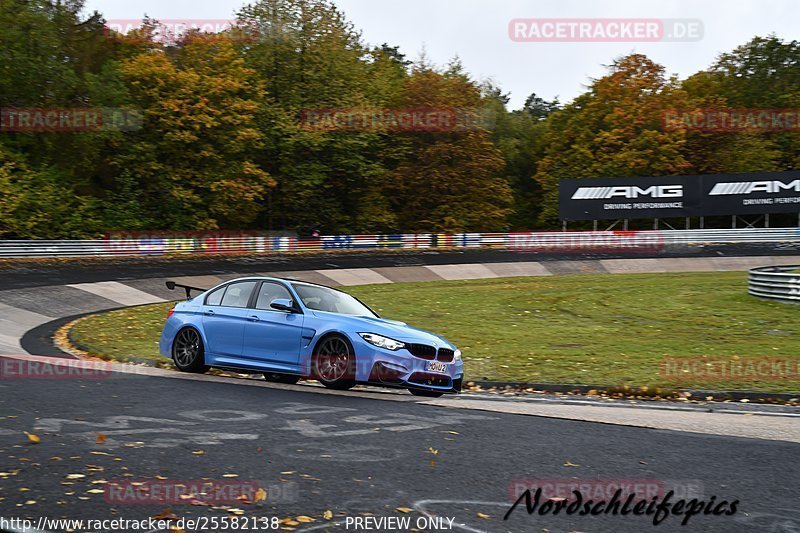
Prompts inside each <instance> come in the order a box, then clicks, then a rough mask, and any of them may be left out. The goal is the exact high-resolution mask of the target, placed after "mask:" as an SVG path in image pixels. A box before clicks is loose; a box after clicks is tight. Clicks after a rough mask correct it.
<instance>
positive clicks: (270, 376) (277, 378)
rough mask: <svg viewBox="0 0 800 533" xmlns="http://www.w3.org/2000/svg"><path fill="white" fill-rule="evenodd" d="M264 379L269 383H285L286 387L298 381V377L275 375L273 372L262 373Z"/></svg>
mask: <svg viewBox="0 0 800 533" xmlns="http://www.w3.org/2000/svg"><path fill="white" fill-rule="evenodd" d="M264 379H266V380H267V381H269V382H271V383H285V384H286V385H294V384H295V383H297V382H298V381H300V376H295V375H293V374H277V373H275V372H264Z"/></svg>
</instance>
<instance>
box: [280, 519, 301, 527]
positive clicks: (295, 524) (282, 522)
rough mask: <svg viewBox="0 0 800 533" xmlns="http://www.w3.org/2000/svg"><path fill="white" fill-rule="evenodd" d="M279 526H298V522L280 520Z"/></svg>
mask: <svg viewBox="0 0 800 533" xmlns="http://www.w3.org/2000/svg"><path fill="white" fill-rule="evenodd" d="M281 524H283V525H284V526H299V525H300V522H297V521H295V520H292V519H291V518H284V519H283V520H281Z"/></svg>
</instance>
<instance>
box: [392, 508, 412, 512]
mask: <svg viewBox="0 0 800 533" xmlns="http://www.w3.org/2000/svg"><path fill="white" fill-rule="evenodd" d="M395 511H398V512H401V513H413V512H414V509H410V508H408V507H398V508H397V509H395Z"/></svg>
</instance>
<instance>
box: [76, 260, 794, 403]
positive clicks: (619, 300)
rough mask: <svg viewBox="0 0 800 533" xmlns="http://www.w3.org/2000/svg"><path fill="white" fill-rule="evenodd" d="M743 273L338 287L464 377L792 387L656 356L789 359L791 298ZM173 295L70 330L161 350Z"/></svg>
mask: <svg viewBox="0 0 800 533" xmlns="http://www.w3.org/2000/svg"><path fill="white" fill-rule="evenodd" d="M746 285H747V275H746V273H739V272H731V273H681V274H632V275H625V276H620V275H575V276H552V277H530V278H496V279H487V280H467V281H448V282H428V283H399V284H391V285H366V286H360V287H350V288H348V289H347V291H348V292H351V293H352V294H354V295H356V296H358V297H359V298H360V299H362V300H364V301H365V302H366V303H367V304H368V305H370V306H371V307H372V308H373V309H375V310H377V311H378V312H379V313H380V314H381V315H382V316H386V317H389V318H393V319H398V320H403V321H406V322H408V323H410V324H412V325H415V326H418V327H421V328H424V329H428V330H431V331H434V332H436V333H439V334H441V335H443V336H444V337H446V338H447V339H449V340H450V341H452V342H454V343H455V344H456V345H458V346H459V347H460V348H461V350H462V351H463V353H464V360H465V364H466V368H467V379H468V380H469V379H492V380H509V381H527V382H541V383H577V384H598V385H606V386H612V387H622V386H625V385H635V386H647V387H661V388H707V389H717V390H724V389H727V390H757V391H766V392H800V378H798V376H796V375H795V376H790V377H788V378H783V379H779V378H778V377H777V376H775V377H772V376H773V375H774V373H773V372H770V377H768V378H766V379H752V377H744V378H741V377H735V378H725V379H709V378H708V377H702V378H697V377H695V374H696V373H695V370H694V369H696V368H697V367H696V363H693V364H695V366H694V367H686V366H681V367H678V374H677V375H671V374H666V373H664V372H663V371H662V368H663V367H662V364H663V362H664V360H665V358H689V359H690V360H691V361H693V362H695V361H698V360H699V359H702V358H709V359H714V360H722V361H728V362H731V361H738V362H739V364H744V365H745V369H746V365H747V364H748V362H749V361H752V360H754V359H755V358H765V357H768V358H782V359H787V358H794V360H795V361H796V360H797V358H798V357H799V356H798V351H797V348H798V340H800V338H799V337H798V335H799V333H798V328H797V326H796V324H797V320H796V318H797V313H798V311H799V310H800V309H798V307H796V306H793V305H787V304H783V303H776V302H769V301H763V300H759V299H757V298H754V297H752V296H749V295H748V294H747V292H746ZM170 305H171V304H157V305H151V306H142V307H136V308H131V309H125V310H119V311H111V312H107V313H101V314H98V315H93V316H90V317H87V318H86V319H84V320H81V321H80V322H78V323H77V324H76V325H75V326H74V327H73V329H72V331H71V333H70V336H71V339H72V340H73V342H74V343H75V344H76V345H78V346H79V347H80V348H81V349H83V350H85V351H87V352H89V353H91V354H94V355H99V356H101V357H104V358H110V359H116V360H122V361H125V360H131V359H154V360H163V358H161V356H159V355H158V353H157V348H158V344H157V343H158V338H159V335H160V331H161V326H162V324H163V321H164V317H165V315H166V312H167V310H168V309H169V308H170ZM701 362H702V361H701ZM674 368H675V367H673V369H674ZM687 368H689V372H685V370H686V369H687ZM715 368H719V367H718V366H717V367H715ZM794 368H795V369H796V368H797V367H794ZM681 370H683V371H681ZM783 375H785V373H783Z"/></svg>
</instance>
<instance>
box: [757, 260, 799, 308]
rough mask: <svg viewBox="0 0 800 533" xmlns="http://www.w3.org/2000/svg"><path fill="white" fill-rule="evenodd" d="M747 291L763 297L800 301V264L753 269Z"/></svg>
mask: <svg viewBox="0 0 800 533" xmlns="http://www.w3.org/2000/svg"><path fill="white" fill-rule="evenodd" d="M747 292H749V293H750V294H752V295H753V296H760V297H761V298H770V299H772V300H783V301H786V302H800V265H792V266H788V265H787V266H767V267H759V268H753V269H751V270H750V273H749V275H748V284H747Z"/></svg>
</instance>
